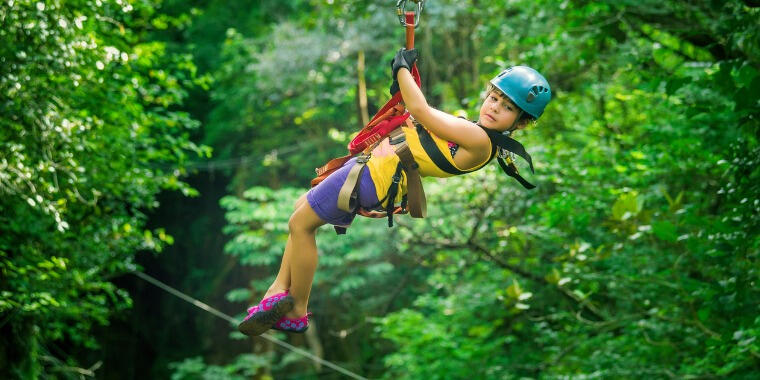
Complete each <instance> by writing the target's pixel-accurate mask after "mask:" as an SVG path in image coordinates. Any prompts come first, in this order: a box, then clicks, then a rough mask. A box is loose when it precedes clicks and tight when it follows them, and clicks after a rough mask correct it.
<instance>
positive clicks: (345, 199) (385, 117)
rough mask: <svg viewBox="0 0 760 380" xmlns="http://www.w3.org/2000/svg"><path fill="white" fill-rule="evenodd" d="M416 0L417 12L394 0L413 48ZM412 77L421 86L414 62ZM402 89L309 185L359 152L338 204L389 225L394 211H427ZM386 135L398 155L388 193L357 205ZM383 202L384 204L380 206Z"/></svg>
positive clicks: (340, 230) (339, 228) (420, 213)
mask: <svg viewBox="0 0 760 380" xmlns="http://www.w3.org/2000/svg"><path fill="white" fill-rule="evenodd" d="M412 1H414V2H415V3H417V11H416V12H407V11H405V10H404V7H405V5H406V2H407V1H406V0H402V1H399V2H398V3H397V4H396V8H397V11H398V12H403V13H404V16H405V17H404V20H403V21H404V22H403V23H402V25H403V26H404V28H405V30H406V48H407V49H414V29H415V27H416V26H417V25H419V18H420V16H421V14H422V8H423V5H422V4H423V2H424V0H412ZM411 74H412V77H413V78H414V81H415V83H417V86H421V80H420V73H419V71H418V69H417V64H416V63H415V64H414V65H412V70H411ZM401 100H402V98H401V91H398V92H396V93H395V94H393V96H392V97H391V99H390V100H389V101H388V102H387V103H386V104H385V105H384V106H383V107H382V108H381V109H380V111H378V112H377V113H376V114H375V116H373V117H372V120H370V122H369V123H367V125H366V126H365V127H364V128H362V130H361V131H359V134H358V135H357V136H356V137H355V138H354V139H353V140H351V142H350V143H349V144H348V152H349V154H348V155H346V156H343V157H339V158H335V159H332V160H330V161H329V162H328V163H327V164H325V165H324V166H322V167H319V168H317V169H316V173H317V177H316V178H314V179H312V180H311V186H312V187H314V186H316V185H317V184H319V183H320V182H322V180H324V179H325V178H327V176H329V175H330V174H331V173H332V172H334V171H335V170H337V169H339V168H340V167H342V166H343V165H344V164H345V163H346V162H348V160H350V159H351V158H352V157H354V156H356V155H357V154H358V157H357V160H356V163H355V164H354V166H353V167H352V168H351V170H350V171H349V174H348V177H347V179H346V181H345V182H344V183H343V186H342V187H341V190H340V192H339V195H338V208H339V209H341V210H343V211H346V212H351V213H357V214H359V215H362V216H366V217H371V218H383V217H387V218H388V225H389V226H393V215H394V214H405V213H409V215H411V216H412V217H413V218H424V217H425V215H426V214H427V211H426V210H427V207H426V202H425V193H424V190H423V188H422V180H421V178H420V175H419V172H418V170H417V168H418V165H417V163H416V162H415V161H414V156H413V155H412V153H411V151H410V150H409V146H408V145H407V142H406V137H405V136H404V131H403V129H401V125H402V124H403V123H404V121H405V120H407V119H408V118H409V116H410V114H409V112H407V111H406V109H405V108H404V106H403V104H402V103H401ZM385 138H388V139H389V143H390V144H391V145H393V146H394V148H395V152H396V155H397V156H398V157H399V161H400V162H399V165H398V167H397V168H396V173H395V174H394V176H393V180H392V184H391V187H390V188H389V189H388V192H387V195H386V196H385V197H384V198H383V199H381V200H380V202H378V204H377V205H375V207H371V208H370V209H368V210H365V209H364V208H362V207H358V198H359V194H358V188H359V178H361V173H362V171H363V170H364V169H365V168H366V164H367V162H368V161H369V159H370V157H371V152H372V150H373V149H374V148H375V147H377V145H378V144H379V143H380V142H382V141H383V140H384V139H385ZM402 170H403V171H404V172H405V173H406V182H407V183H406V185H407V194H406V195H405V196H404V197H403V199H402V202H401V205H399V206H395V205H394V202H395V198H396V195H397V194H398V191H399V187H400V186H401V179H402V175H401V171H402ZM383 203H386V206H385V207H384V208H383V209H380V207H381V206H382V204H383ZM335 231H336V232H337V233H338V234H344V233H345V232H346V227H343V226H335Z"/></svg>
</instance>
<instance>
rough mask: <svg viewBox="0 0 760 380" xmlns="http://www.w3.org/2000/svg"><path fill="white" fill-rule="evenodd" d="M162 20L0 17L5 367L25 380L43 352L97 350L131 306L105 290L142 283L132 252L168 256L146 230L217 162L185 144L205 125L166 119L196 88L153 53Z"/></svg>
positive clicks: (130, 9) (135, 15) (146, 9)
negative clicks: (100, 332) (186, 177)
mask: <svg viewBox="0 0 760 380" xmlns="http://www.w3.org/2000/svg"><path fill="white" fill-rule="evenodd" d="M154 6H155V4H151V3H150V2H132V1H130V2H124V1H104V2H100V1H99V2H97V4H96V3H92V2H89V1H73V2H72V1H68V2H61V1H48V2H35V1H4V2H3V4H2V5H0V20H2V24H3V28H2V30H1V31H0V57H1V58H0V59H1V60H2V64H1V65H0V94H2V95H0V105H2V107H0V147H1V149H0V195H2V196H0V210H2V213H0V226H2V227H0V270H2V280H0V284H1V286H2V293H0V316H2V317H1V319H2V321H3V324H2V326H4V327H3V331H4V335H6V334H5V333H6V330H7V331H8V332H9V333H10V334H11V336H12V338H11V339H9V340H8V341H7V342H8V343H7V344H6V341H5V340H4V343H3V345H2V346H3V347H2V351H3V352H5V353H8V354H9V356H6V358H4V359H3V361H2V367H3V368H7V369H8V370H9V371H18V372H17V373H16V375H18V376H21V377H24V378H33V377H36V376H39V375H41V373H40V371H41V370H42V366H41V365H39V364H28V363H39V362H40V360H41V356H40V353H39V352H38V351H37V350H36V349H34V348H33V347H34V346H35V345H37V344H40V345H42V346H45V345H47V344H51V343H53V342H58V343H63V342H66V343H71V344H73V345H74V346H80V347H87V348H90V349H92V348H96V347H97V343H96V342H95V340H94V339H93V337H92V335H91V334H90V330H91V328H92V326H93V325H96V324H97V325H105V324H108V318H109V317H110V316H111V315H113V314H114V313H119V312H121V311H123V310H124V309H125V308H127V307H129V306H130V302H131V301H130V299H129V296H128V294H126V292H125V291H123V290H121V289H119V288H117V287H116V286H115V285H114V284H112V283H111V282H109V278H111V277H112V276H114V275H116V274H120V273H124V272H125V271H128V270H132V269H134V268H135V266H134V262H133V257H134V254H135V252H136V251H137V250H154V251H160V250H161V247H162V246H163V245H164V244H167V243H171V237H170V236H167V235H166V234H165V232H164V231H163V230H162V229H155V230H146V229H145V228H144V226H145V219H146V218H145V214H144V211H145V210H149V209H152V208H154V207H156V205H157V202H156V200H155V195H156V193H158V192H159V191H161V190H164V189H176V190H180V191H182V192H183V193H185V194H188V195H192V194H194V190H193V189H192V188H190V187H189V186H188V185H187V184H185V183H183V182H182V181H181V180H180V176H181V175H183V174H184V169H183V166H184V164H185V163H186V162H187V161H188V160H189V159H192V158H193V157H203V156H208V154H209V151H208V149H207V148H205V147H203V146H198V145H196V144H194V143H192V142H191V141H190V140H189V130H190V129H193V128H196V127H197V126H198V123H197V122H196V121H194V120H192V119H190V118H189V117H188V115H187V113H185V112H180V111H177V110H172V109H171V107H176V106H177V105H178V104H181V102H182V100H183V98H184V97H185V96H186V93H185V88H186V87H188V86H192V85H194V82H195V81H196V79H197V78H196V77H195V71H194V67H193V65H192V63H191V62H189V61H188V59H187V57H179V56H173V55H167V54H165V51H164V45H163V44H161V43H159V42H151V41H148V40H147V39H146V30H147V28H149V27H150V26H149V22H150V20H151V17H152V16H154V15H156V16H157V14H156V13H155V9H154ZM21 326H25V327H21ZM15 334H24V335H22V336H16V335H15ZM16 340H28V341H29V342H30V346H29V347H27V348H25V347H24V346H21V345H19V346H15V345H14V344H13V343H12V342H14V341H16ZM35 342H36V343H35ZM16 350H19V353H18V355H19V356H20V357H19V360H18V361H13V362H10V361H6V360H7V358H8V357H12V355H10V353H11V352H14V351H16ZM48 357H49V356H48ZM72 360H73V359H68V358H65V362H64V363H63V364H65V365H66V368H72V366H76V364H77V363H76V362H75V361H72ZM47 362H51V361H50V360H48V361H47ZM52 362H53V363H55V361H52ZM20 368H27V369H23V370H19V369H20ZM51 368H52V369H50V368H48V369H45V371H46V373H49V372H48V370H50V371H59V370H61V369H60V368H59V366H58V365H52V366H51Z"/></svg>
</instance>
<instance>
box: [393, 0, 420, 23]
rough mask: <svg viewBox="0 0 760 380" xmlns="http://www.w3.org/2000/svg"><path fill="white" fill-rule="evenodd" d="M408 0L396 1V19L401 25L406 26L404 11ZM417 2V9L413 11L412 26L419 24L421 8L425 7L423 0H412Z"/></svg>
mask: <svg viewBox="0 0 760 380" xmlns="http://www.w3.org/2000/svg"><path fill="white" fill-rule="evenodd" d="M407 1H408V0H398V1H397V2H396V14H398V21H399V22H400V23H401V26H403V27H406V20H405V19H404V13H405V12H406V2H407ZM412 1H413V2H415V3H417V9H416V10H415V11H414V27H415V28H417V26H419V25H420V16H422V9H423V8H424V7H425V0H412Z"/></svg>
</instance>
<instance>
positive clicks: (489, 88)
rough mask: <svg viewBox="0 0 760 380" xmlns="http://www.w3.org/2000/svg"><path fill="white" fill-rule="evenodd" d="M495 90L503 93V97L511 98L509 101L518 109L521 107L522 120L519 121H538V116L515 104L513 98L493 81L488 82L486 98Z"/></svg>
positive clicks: (500, 93)
mask: <svg viewBox="0 0 760 380" xmlns="http://www.w3.org/2000/svg"><path fill="white" fill-rule="evenodd" d="M494 91H495V92H496V93H497V94H499V95H501V96H502V97H504V98H507V99H509V101H510V102H512V104H514V105H515V107H517V109H519V110H520V111H522V116H520V120H518V122H535V121H536V118H535V117H533V115H531V114H529V113H527V112H525V111H524V110H523V109H522V108H520V106H518V105H517V104H515V102H513V101H512V99H510V98H509V96H507V95H506V94H505V93H504V91H502V90H500V89H499V88H498V87H496V86H494V85H493V83H491V82H488V84H486V93H485V97H484V99H485V98H487V97H488V95H490V94H491V93H492V92H494Z"/></svg>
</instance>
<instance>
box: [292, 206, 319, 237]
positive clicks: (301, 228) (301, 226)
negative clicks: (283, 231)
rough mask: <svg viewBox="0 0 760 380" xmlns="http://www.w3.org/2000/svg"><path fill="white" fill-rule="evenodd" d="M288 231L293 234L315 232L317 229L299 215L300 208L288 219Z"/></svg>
mask: <svg viewBox="0 0 760 380" xmlns="http://www.w3.org/2000/svg"><path fill="white" fill-rule="evenodd" d="M288 231H290V233H291V234H303V233H307V234H313V233H314V231H315V229H312V228H309V227H308V226H307V224H306V223H304V221H303V220H302V218H301V217H300V216H299V213H298V210H296V212H294V213H293V215H291V216H290V219H289V220H288Z"/></svg>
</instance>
